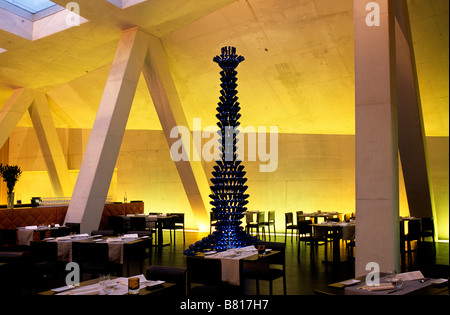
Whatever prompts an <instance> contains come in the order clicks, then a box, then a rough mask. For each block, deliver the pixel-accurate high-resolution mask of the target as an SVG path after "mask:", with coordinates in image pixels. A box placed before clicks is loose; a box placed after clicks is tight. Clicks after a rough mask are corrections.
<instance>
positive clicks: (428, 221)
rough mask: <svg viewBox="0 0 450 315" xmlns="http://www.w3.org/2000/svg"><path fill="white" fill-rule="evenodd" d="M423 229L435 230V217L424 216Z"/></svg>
mask: <svg viewBox="0 0 450 315" xmlns="http://www.w3.org/2000/svg"><path fill="white" fill-rule="evenodd" d="M421 221H422V231H427V232H434V223H433V218H422V219H421Z"/></svg>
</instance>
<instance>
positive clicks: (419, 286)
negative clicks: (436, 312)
mask: <svg viewBox="0 0 450 315" xmlns="http://www.w3.org/2000/svg"><path fill="white" fill-rule="evenodd" d="M443 281H444V282H443ZM436 283H444V284H445V280H442V281H441V280H440V279H429V278H425V279H421V280H410V281H404V282H403V285H402V287H401V288H400V289H398V288H395V287H394V286H390V285H391V284H390V283H389V282H387V281H386V277H382V278H380V285H379V286H367V285H366V283H365V282H362V283H360V284H357V285H353V286H349V287H345V289H344V291H345V295H416V294H420V295H422V294H427V295H434V294H438V293H440V292H443V291H445V290H447V292H448V285H447V288H445V287H442V286H441V285H436Z"/></svg>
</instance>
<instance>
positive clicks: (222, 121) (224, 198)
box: [184, 47, 257, 255]
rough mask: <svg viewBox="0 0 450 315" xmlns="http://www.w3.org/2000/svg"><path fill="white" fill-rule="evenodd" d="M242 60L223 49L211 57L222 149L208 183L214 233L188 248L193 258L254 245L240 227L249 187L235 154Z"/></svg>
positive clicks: (187, 252) (234, 50) (254, 240)
mask: <svg viewBox="0 0 450 315" xmlns="http://www.w3.org/2000/svg"><path fill="white" fill-rule="evenodd" d="M244 60H245V59H244V57H242V56H238V55H236V48H234V47H223V48H222V51H221V54H220V56H216V57H214V59H213V61H214V62H216V63H217V64H218V65H219V66H220V68H222V71H221V72H220V75H221V79H220V80H221V82H222V84H221V85H220V86H221V88H222V90H221V91H220V94H221V96H220V102H219V103H218V105H219V107H217V111H218V114H217V115H216V117H217V118H218V119H219V122H218V123H217V126H219V128H220V135H221V140H220V141H221V147H220V152H221V154H220V160H217V161H216V165H215V166H214V171H213V172H212V175H213V176H214V178H212V179H211V182H212V183H213V186H211V191H212V194H211V195H209V197H210V198H211V199H212V201H210V204H211V205H212V206H213V208H212V211H213V212H214V215H215V217H216V219H217V222H218V223H217V225H216V231H214V232H213V233H212V234H210V235H209V236H207V237H205V238H203V239H202V240H200V241H198V242H196V243H195V244H192V245H190V246H189V248H188V249H186V250H185V252H184V253H185V255H195V254H196V253H198V252H207V251H212V250H214V251H224V250H226V249H227V248H240V247H243V246H248V245H252V244H255V243H256V241H257V239H256V238H255V237H253V236H251V235H249V234H248V233H246V232H245V231H244V228H243V227H241V223H242V221H241V219H242V218H243V217H244V214H243V212H244V211H246V210H247V208H246V207H245V206H246V205H247V204H248V201H247V199H248V197H249V195H248V194H245V192H246V190H247V188H248V186H246V185H245V183H246V182H247V178H245V174H246V172H245V171H244V165H242V164H241V162H242V161H241V160H239V159H238V155H237V154H236V150H237V146H236V144H237V141H238V139H237V138H236V137H237V135H238V133H239V130H237V127H238V126H239V125H240V123H239V118H240V117H241V114H239V110H240V109H241V108H240V107H239V102H237V100H238V97H237V96H236V95H237V91H236V87H237V84H236V81H237V78H236V75H237V71H236V70H235V69H236V67H237V66H238V65H239V64H240V63H241V62H242V61H244Z"/></svg>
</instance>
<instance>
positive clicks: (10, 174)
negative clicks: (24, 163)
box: [0, 163, 22, 209]
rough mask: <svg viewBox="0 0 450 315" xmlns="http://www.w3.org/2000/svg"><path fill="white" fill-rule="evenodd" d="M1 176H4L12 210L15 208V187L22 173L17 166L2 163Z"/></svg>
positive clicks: (8, 201)
mask: <svg viewBox="0 0 450 315" xmlns="http://www.w3.org/2000/svg"><path fill="white" fill-rule="evenodd" d="M0 175H2V177H3V181H4V182H6V187H7V192H6V196H7V204H8V209H12V208H13V207H14V186H16V183H17V181H18V180H19V177H20V175H22V171H21V170H20V167H19V166H17V165H7V164H6V165H3V164H1V163H0Z"/></svg>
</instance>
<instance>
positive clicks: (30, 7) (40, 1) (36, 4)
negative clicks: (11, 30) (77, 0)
mask: <svg viewBox="0 0 450 315" xmlns="http://www.w3.org/2000/svg"><path fill="white" fill-rule="evenodd" d="M4 1H6V2H9V3H11V4H13V5H15V6H17V7H19V8H21V9H24V10H26V11H28V12H30V13H32V14H35V13H38V12H40V11H42V10H45V9H48V8H51V7H52V6H54V5H56V3H54V2H51V1H48V0H4Z"/></svg>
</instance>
